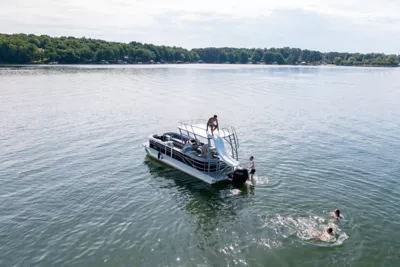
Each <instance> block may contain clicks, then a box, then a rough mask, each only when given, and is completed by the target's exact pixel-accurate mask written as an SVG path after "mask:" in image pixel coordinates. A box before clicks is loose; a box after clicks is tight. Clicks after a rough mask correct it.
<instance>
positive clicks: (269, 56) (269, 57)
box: [263, 51, 276, 64]
mask: <svg viewBox="0 0 400 267" xmlns="http://www.w3.org/2000/svg"><path fill="white" fill-rule="evenodd" d="M263 60H264V62H265V64H272V63H274V62H275V61H276V54H275V53H273V52H269V51H268V52H265V53H264V56H263Z"/></svg>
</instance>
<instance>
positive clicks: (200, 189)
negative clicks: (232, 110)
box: [144, 156, 254, 245]
mask: <svg viewBox="0 0 400 267" xmlns="http://www.w3.org/2000/svg"><path fill="white" fill-rule="evenodd" d="M144 165H146V166H147V168H148V170H149V173H150V174H151V176H152V177H153V178H161V179H157V180H155V181H152V185H153V186H156V187H158V188H159V189H163V190H166V191H167V194H168V195H170V196H171V198H172V199H174V200H175V201H176V202H177V204H178V206H181V207H182V209H183V210H185V211H186V212H187V214H189V215H191V216H192V220H191V224H193V225H194V226H195V228H196V232H198V234H199V235H200V236H201V238H202V239H205V242H206V243H205V244H208V245H212V244H213V243H215V242H217V241H216V240H215V231H217V230H218V228H219V229H223V228H226V227H229V225H232V224H233V223H234V222H235V221H236V220H237V219H238V217H240V212H241V211H242V210H243V209H244V208H245V204H246V203H248V202H249V201H251V197H252V195H254V186H253V185H249V184H245V185H243V186H240V187H235V186H233V185H232V184H231V183H230V182H229V181H227V182H220V183H217V184H215V185H210V184H207V183H205V182H203V181H201V180H199V179H197V178H194V177H191V176H190V175H187V174H185V173H183V172H181V171H179V170H176V169H174V168H172V167H170V166H168V165H165V164H163V163H160V162H158V161H156V160H154V159H152V158H149V157H148V156H146V158H145V160H144Z"/></svg>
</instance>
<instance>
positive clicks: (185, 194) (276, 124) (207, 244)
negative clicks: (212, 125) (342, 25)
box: [0, 65, 400, 266]
mask: <svg viewBox="0 0 400 267" xmlns="http://www.w3.org/2000/svg"><path fill="white" fill-rule="evenodd" d="M214 114H217V115H218V118H219V121H220V124H221V126H229V125H233V126H235V127H236V130H237V133H238V136H239V141H240V150H239V153H240V160H241V162H243V163H244V164H248V158H249V156H250V155H253V156H254V157H255V165H256V169H257V171H256V175H255V178H256V180H255V181H254V182H253V183H249V184H246V185H245V186H244V187H243V188H234V187H232V186H231V185H229V184H218V185H208V184H205V183H204V182H202V181H200V180H197V179H195V178H192V177H190V176H188V175H186V174H183V173H181V172H180V171H177V170H174V169H171V168H170V167H167V166H165V165H162V164H160V163H158V162H156V161H154V160H151V159H149V158H147V157H146V155H145V151H144V149H143V148H142V146H141V144H142V143H144V142H146V141H147V136H148V135H149V134H153V133H163V132H164V131H165V132H166V131H171V130H172V131H174V130H176V126H177V122H178V121H179V120H189V119H198V118H202V119H204V121H206V120H207V119H208V118H209V117H210V116H212V115H214ZM399 125H400V69H394V68H351V67H349V68H345V67H287V66H285V67H278V66H277V67H275V66H241V65H161V66H144V65H143V66H68V67H67V66H54V67H22V68H8V67H4V68H2V69H1V70H0V126H1V128H0V214H1V216H0V266H398V264H399V260H400V252H399V251H400V243H399V239H400V232H399V230H400V204H399V203H400V201H399V200H400V157H399V156H400V140H399V136H400V127H399ZM335 208H339V209H340V210H341V212H342V215H343V219H341V220H340V221H339V222H338V223H333V227H334V233H335V238H334V240H333V241H332V242H318V241H312V240H309V239H310V232H311V231H312V229H323V228H324V227H326V226H327V225H328V224H332V222H331V221H330V219H329V216H328V213H329V212H330V211H332V210H333V209H335Z"/></svg>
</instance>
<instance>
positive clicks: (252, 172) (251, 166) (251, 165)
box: [249, 156, 256, 180]
mask: <svg viewBox="0 0 400 267" xmlns="http://www.w3.org/2000/svg"><path fill="white" fill-rule="evenodd" d="M249 169H250V180H253V175H254V173H255V172H256V169H255V167H254V157H253V156H251V157H250V165H249Z"/></svg>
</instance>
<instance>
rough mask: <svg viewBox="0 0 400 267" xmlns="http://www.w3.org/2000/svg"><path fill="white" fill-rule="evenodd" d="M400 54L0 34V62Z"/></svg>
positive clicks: (347, 61)
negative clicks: (188, 47) (188, 46)
mask: <svg viewBox="0 0 400 267" xmlns="http://www.w3.org/2000/svg"><path fill="white" fill-rule="evenodd" d="M399 60H400V55H385V54H382V53H369V54H360V53H339V52H329V53H322V52H319V51H313V50H307V49H299V48H290V47H284V48H269V49H266V48H264V49H261V48H252V49H247V48H229V47H222V48H215V47H209V48H194V49H191V50H187V49H184V48H181V47H175V46H172V47H171V46H163V45H161V46H157V45H153V44H143V43H140V42H130V43H120V42H107V41H103V40H97V39H90V38H85V37H84V38H75V37H59V38H58V37H50V36H47V35H40V36H37V35H33V34H29V35H27V34H12V35H9V34H0V63H9V64H31V63H33V64H35V63H37V64H38V63H51V62H58V63H61V64H97V63H140V62H142V63H150V62H160V63H164V62H166V63H184V62H188V63H192V62H199V61H200V62H205V63H223V64H225V63H231V64H248V63H253V64H259V63H264V64H279V65H294V64H312V65H319V64H335V65H344V66H398V64H399Z"/></svg>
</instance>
